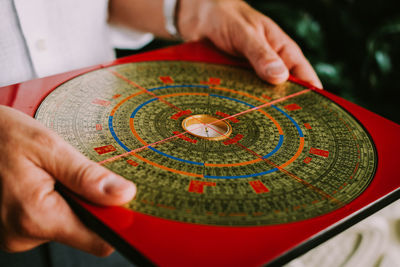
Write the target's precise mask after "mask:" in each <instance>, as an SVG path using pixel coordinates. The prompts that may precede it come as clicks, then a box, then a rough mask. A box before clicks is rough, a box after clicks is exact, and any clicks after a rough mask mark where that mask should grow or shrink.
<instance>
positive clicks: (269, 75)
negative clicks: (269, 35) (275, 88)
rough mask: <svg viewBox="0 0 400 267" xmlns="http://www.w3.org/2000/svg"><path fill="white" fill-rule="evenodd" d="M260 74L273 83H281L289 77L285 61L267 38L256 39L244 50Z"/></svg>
mask: <svg viewBox="0 0 400 267" xmlns="http://www.w3.org/2000/svg"><path fill="white" fill-rule="evenodd" d="M244 53H245V56H246V57H247V58H248V60H249V61H250V63H251V65H252V66H253V68H254V69H255V71H256V72H257V74H258V76H259V77H261V78H262V79H263V80H265V81H267V82H269V83H271V84H280V83H283V82H285V81H286V80H287V79H288V78H289V71H288V69H287V67H286V66H285V63H284V62H283V61H282V59H281V58H280V57H279V56H278V54H277V53H276V52H275V51H274V50H273V49H272V47H271V46H270V45H269V44H268V42H267V41H266V40H263V41H261V40H259V39H256V40H255V41H254V42H252V43H251V44H249V45H248V47H247V49H246V50H245V51H244Z"/></svg>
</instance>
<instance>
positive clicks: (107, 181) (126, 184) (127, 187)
mask: <svg viewBox="0 0 400 267" xmlns="http://www.w3.org/2000/svg"><path fill="white" fill-rule="evenodd" d="M126 191H134V192H133V194H134V193H136V187H135V185H134V184H133V183H132V182H130V181H128V180H126V179H124V178H122V177H120V176H116V175H109V176H108V177H106V178H104V180H103V192H104V193H106V194H110V195H117V194H123V193H125V192H126Z"/></svg>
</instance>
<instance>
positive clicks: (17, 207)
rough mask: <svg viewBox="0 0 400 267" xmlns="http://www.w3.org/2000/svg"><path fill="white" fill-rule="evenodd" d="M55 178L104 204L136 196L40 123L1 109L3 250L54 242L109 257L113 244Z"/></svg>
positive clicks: (130, 186) (128, 186) (0, 227)
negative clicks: (77, 210)
mask: <svg viewBox="0 0 400 267" xmlns="http://www.w3.org/2000/svg"><path fill="white" fill-rule="evenodd" d="M56 180H57V181H60V182H61V183H62V184H64V185H65V186H66V187H68V188H69V189H71V190H72V191H74V192H76V193H77V194H79V195H81V196H83V197H84V198H86V199H87V200H89V201H91V202H94V203H97V204H102V205H122V204H124V203H126V202H128V201H129V200H131V199H132V198H133V196H134V195H135V193H136V188H135V186H134V184H133V183H131V182H129V181H127V180H126V179H124V178H122V177H120V176H118V175H116V174H114V173H112V172H111V171H109V170H107V169H105V168H103V167H101V166H100V165H98V164H96V163H94V162H92V161H90V160H88V159H87V158H86V157H84V156H83V155H82V154H80V153H79V152H78V151H76V150H75V149H74V148H73V147H72V146H70V145H69V144H67V143H66V142H65V141H64V140H62V139H61V138H60V137H58V136H57V135H56V134H55V133H53V132H51V131H50V130H48V129H46V128H45V127H44V126H42V125H41V124H40V123H39V122H37V121H35V120H34V119H32V118H30V117H29V116H27V115H25V114H23V113H21V112H19V111H16V110H14V109H11V108H8V107H5V106H0V247H1V248H2V249H5V250H7V251H10V252H17V251H24V250H28V249H31V248H33V247H36V246H38V245H40V244H42V243H44V242H47V241H49V240H53V241H58V242H61V243H64V244H67V245H70V246H72V247H75V248H78V249H81V250H84V251H87V252H90V253H93V254H95V255H100V256H105V255H108V254H110V253H111V252H112V250H113V249H112V248H111V247H110V245H108V244H107V243H106V242H104V241H103V240H102V239H101V238H100V237H98V236H97V235H96V234H95V233H93V232H92V231H90V230H89V229H87V228H86V227H85V226H84V225H83V224H82V223H81V222H80V221H79V219H78V218H77V217H76V215H75V214H74V213H73V212H72V210H71V208H70V207H69V206H68V205H67V203H66V202H65V200H64V199H63V198H62V197H61V195H59V194H58V192H56V191H55V190H54V184H55V182H56Z"/></svg>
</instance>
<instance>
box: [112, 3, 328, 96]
mask: <svg viewBox="0 0 400 267" xmlns="http://www.w3.org/2000/svg"><path fill="white" fill-rule="evenodd" d="M177 12H178V13H177V22H178V30H179V32H180V34H181V36H182V37H183V39H184V40H187V41H194V40H200V39H209V40H211V41H212V42H213V43H214V44H215V45H216V46H217V47H219V48H220V49H222V50H223V51H225V52H228V53H230V54H233V55H240V56H245V57H246V58H247V59H248V60H249V61H250V63H251V64H252V65H253V67H254V69H255V70H256V72H257V74H258V75H259V76H260V77H261V78H262V79H264V80H265V81H267V82H269V83H272V84H277V83H282V82H284V81H286V80H287V78H288V76H289V73H291V74H292V75H294V76H296V77H297V78H300V79H302V80H304V81H307V82H309V83H311V84H312V85H314V86H316V87H318V88H322V84H321V82H320V81H319V79H318V77H317V75H316V74H315V72H314V70H313V68H312V67H311V65H310V63H309V62H308V61H307V59H306V58H305V57H304V55H303V53H302V52H301V49H300V48H299V47H298V45H297V44H296V43H295V42H294V41H293V40H292V39H291V38H290V37H289V36H288V35H287V34H286V33H284V32H283V31H282V29H281V28H280V27H279V26H278V25H276V23H274V22H273V21H272V20H271V19H270V18H268V17H266V16H264V15H263V14H261V13H259V12H258V11H256V10H254V9H253V8H251V7H250V6H249V5H248V4H247V3H246V2H244V1H242V0H179V1H178V9H177ZM150 14H151V15H150ZM109 21H110V23H111V24H115V25H120V26H124V27H128V28H133V29H136V30H141V31H144V32H152V33H154V34H155V35H157V36H160V37H170V36H169V34H168V32H167V31H166V29H165V18H164V14H163V0H151V1H149V0H110V2H109Z"/></svg>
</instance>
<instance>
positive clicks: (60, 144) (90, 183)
mask: <svg viewBox="0 0 400 267" xmlns="http://www.w3.org/2000/svg"><path fill="white" fill-rule="evenodd" d="M49 132H50V131H48V132H47V133H45V134H39V135H40V137H36V139H37V140H33V142H34V143H35V141H37V142H36V144H37V149H39V151H41V152H42V153H40V155H41V159H40V164H41V165H42V166H41V167H43V168H44V169H45V170H46V171H47V172H49V173H50V174H51V175H52V176H53V177H54V178H55V179H57V180H59V181H60V182H61V183H62V184H63V185H65V186H66V187H68V188H69V189H71V190H72V191H74V192H75V193H77V194H79V195H81V196H83V197H85V198H86V199H87V200H89V201H92V202H94V203H97V204H101V205H122V204H124V203H126V202H128V201H130V200H131V199H132V198H133V197H134V195H135V194H136V187H135V185H134V184H133V183H132V182H130V181H128V180H127V179H125V178H123V177H121V176H119V175H117V174H115V173H113V172H111V171H110V170H108V169H106V168H104V167H103V166H100V165H99V164H97V163H95V162H93V161H90V160H89V159H87V158H86V157H85V156H83V155H82V154H81V153H79V152H78V151H77V150H76V149H75V148H73V147H72V146H71V145H69V144H68V143H66V142H65V141H64V140H62V139H61V138H60V137H58V136H56V135H55V134H54V133H51V132H50V133H49ZM38 139H39V140H38ZM43 144H46V145H45V146H43Z"/></svg>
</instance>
